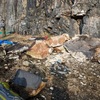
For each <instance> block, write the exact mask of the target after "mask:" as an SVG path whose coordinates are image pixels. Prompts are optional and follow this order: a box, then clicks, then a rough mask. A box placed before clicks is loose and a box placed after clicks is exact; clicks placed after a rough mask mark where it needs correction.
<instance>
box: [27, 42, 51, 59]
mask: <svg viewBox="0 0 100 100" xmlns="http://www.w3.org/2000/svg"><path fill="white" fill-rule="evenodd" d="M51 52H52V48H49V47H48V46H47V45H46V42H45V41H36V43H35V45H33V46H32V47H31V49H30V50H29V51H27V54H28V55H30V56H31V57H33V58H37V59H44V58H46V57H47V56H48V55H49V54H50V53H51Z"/></svg>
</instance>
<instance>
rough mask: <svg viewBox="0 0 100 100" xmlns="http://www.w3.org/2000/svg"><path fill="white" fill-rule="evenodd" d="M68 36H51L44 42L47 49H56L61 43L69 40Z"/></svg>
mask: <svg viewBox="0 0 100 100" xmlns="http://www.w3.org/2000/svg"><path fill="white" fill-rule="evenodd" d="M69 39H70V38H69V36H68V34H62V35H59V36H53V37H51V38H50V39H48V40H47V41H46V44H47V45H48V46H49V47H57V46H61V45H63V43H64V42H65V41H67V40H69Z"/></svg>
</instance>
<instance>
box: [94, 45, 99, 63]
mask: <svg viewBox="0 0 100 100" xmlns="http://www.w3.org/2000/svg"><path fill="white" fill-rule="evenodd" d="M93 59H94V60H95V61H98V62H99V63H100V46H98V47H97V48H96V49H95V53H94V57H93Z"/></svg>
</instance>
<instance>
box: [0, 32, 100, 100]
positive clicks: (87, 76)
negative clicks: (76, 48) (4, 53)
mask: <svg viewBox="0 0 100 100" xmlns="http://www.w3.org/2000/svg"><path fill="white" fill-rule="evenodd" d="M23 37H24V38H23ZM28 38H30V36H20V35H17V37H16V35H15V34H13V35H11V36H8V37H6V38H4V39H10V40H12V41H15V42H19V43H23V44H27V45H30V44H31V43H32V41H31V42H30V41H28ZM25 61H26V62H28V64H25ZM45 61H46V59H44V60H38V59H33V58H31V57H29V56H28V55H26V54H25V52H24V53H21V54H20V57H19V60H9V59H8V60H7V59H6V60H5V61H4V62H3V64H2V67H1V68H0V80H1V81H8V80H9V79H10V78H11V77H12V76H13V75H14V73H15V72H16V70H17V69H24V70H27V71H30V72H32V73H35V74H38V75H40V76H41V77H43V78H46V77H49V79H50V80H49V81H48V82H47V85H46V87H45V88H44V89H43V90H42V91H41V92H40V94H38V95H37V96H35V97H32V98H28V100H100V64H99V63H97V62H92V61H89V60H87V61H85V62H78V60H77V59H75V58H73V57H71V56H70V57H69V58H67V59H66V62H65V65H66V66H67V68H68V73H66V74H64V75H62V74H54V75H51V71H50V67H51V66H47V65H45ZM0 63H1V62H0ZM3 65H4V66H3ZM5 66H6V67H7V68H5Z"/></svg>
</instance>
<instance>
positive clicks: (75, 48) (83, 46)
mask: <svg viewBox="0 0 100 100" xmlns="http://www.w3.org/2000/svg"><path fill="white" fill-rule="evenodd" d="M99 44H100V39H99V38H98V39H97V38H91V37H88V36H85V35H84V36H79V37H77V38H74V39H72V40H70V41H68V42H66V43H64V47H65V48H66V50H68V51H69V52H71V53H72V52H76V53H77V52H82V53H83V54H84V55H85V56H86V57H87V58H88V59H90V58H91V57H93V54H94V51H93V50H92V49H93V48H94V47H96V46H97V45H99ZM82 53H81V54H82ZM79 54H80V53H79ZM79 54H78V55H79ZM83 54H82V55H83ZM80 59H81V58H80Z"/></svg>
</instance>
